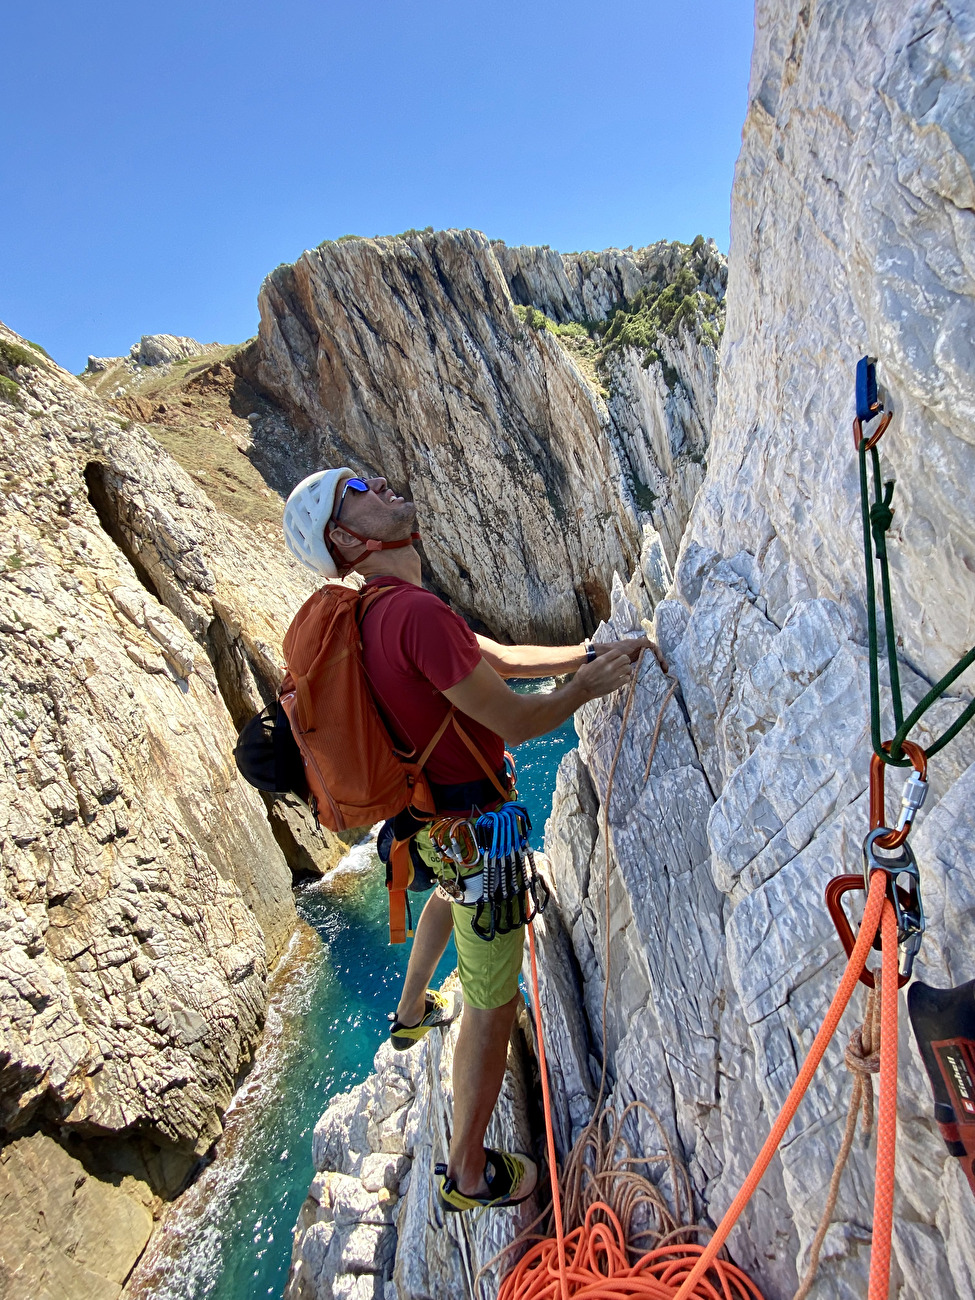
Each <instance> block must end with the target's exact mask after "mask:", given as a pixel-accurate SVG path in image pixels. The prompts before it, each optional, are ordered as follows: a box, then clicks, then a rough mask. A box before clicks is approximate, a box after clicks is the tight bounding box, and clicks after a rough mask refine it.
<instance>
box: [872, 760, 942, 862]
mask: <svg viewBox="0 0 975 1300" xmlns="http://www.w3.org/2000/svg"><path fill="white" fill-rule="evenodd" d="M890 745H891V742H890V741H889V740H887V741H884V749H887V750H889V749H890ZM901 748H902V749H903V751H904V753H905V754H906V755H907V757H908V758H909V759H910V760H911V763H912V765H913V767H914V771H913V772H912V773H911V775H910V776H909V777H908V778H907V780H906V781H905V783H904V791H903V794H902V795H901V813H900V817H899V819H898V822H897V826H896V827H895V828H894V829H893V830H890V829H887V810H886V807H885V802H884V800H885V789H884V786H885V777H886V772H887V764H886V763H885V762H884V760H883V759H882V758H881V757H880V755H879V754H874V755H873V757H872V758H871V759H870V829H871V831H876V830H880V829H881V828H882V827H883V828H885V835H884V838H883V840H881V841H878V842H877V847H878V848H881V849H898V848H900V846H901V845H902V844H903V843H904V842H905V841H906V839H907V837H908V835H909V834H910V833H911V827H912V826H913V825H914V818H915V817H916V816H917V814H918V812H919V810H920V808H921V805H922V804H923V803H924V800H925V796H926V795H927V793H928V756H927V754H926V753H925V751H924V750H923V749H922V748H921V746H920V745H915V743H914V742H913V741H912V740H905V741H904V742H903V744H902V745H901Z"/></svg>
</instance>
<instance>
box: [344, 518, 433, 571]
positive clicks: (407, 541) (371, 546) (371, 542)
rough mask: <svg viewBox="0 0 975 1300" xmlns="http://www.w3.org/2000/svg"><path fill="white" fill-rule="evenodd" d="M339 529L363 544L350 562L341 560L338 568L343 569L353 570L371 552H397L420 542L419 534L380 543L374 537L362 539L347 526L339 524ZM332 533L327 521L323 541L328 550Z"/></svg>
mask: <svg viewBox="0 0 975 1300" xmlns="http://www.w3.org/2000/svg"><path fill="white" fill-rule="evenodd" d="M339 528H341V529H342V530H343V532H346V533H349V534H350V536H352V537H354V538H355V539H356V541H359V542H362V543H363V549H362V550H361V551H360V552H359V554H358V555H355V556H353V557H352V559H351V560H347V559H345V558H344V557H342V558H341V565H340V567H341V568H343V569H354V568H355V566H356V565H357V564H358V563H359V561H360V560H363V559H365V557H366V556H367V555H369V554H371V553H372V552H373V551H398V550H400V549H401V548H402V547H404V546H412V545H413V543H414V542H418V541H419V540H420V534H419V532H413V533H410V535H409V537H404V538H403V539H402V540H401V541H398V542H381V541H379V539H378V538H376V537H363V536H362V534H361V533H357V532H356V531H355V529H354V528H350V527H349V525H348V524H341V523H340V524H339ZM332 532H333V529H332V521H331V520H329V522H328V523H327V524H326V525H325V541H326V543H327V544H328V547H329V550H331V549H332ZM335 558H338V557H335Z"/></svg>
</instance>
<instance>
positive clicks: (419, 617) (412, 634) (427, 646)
mask: <svg viewBox="0 0 975 1300" xmlns="http://www.w3.org/2000/svg"><path fill="white" fill-rule="evenodd" d="M402 648H403V653H404V655H405V656H406V658H407V659H408V660H409V662H410V663H411V664H412V665H413V666H414V667H415V668H416V670H417V672H418V673H419V674H420V675H421V677H425V678H426V679H427V681H428V682H430V683H431V685H432V686H434V687H435V688H436V689H437V690H438V691H449V690H450V688H451V687H452V686H456V685H457V683H458V682H462V681H463V680H464V678H465V677H469V676H470V675H471V673H472V672H473V671H474V669H475V668H476V667H477V665H478V664H479V663H480V661H481V648H480V646H479V645H478V644H477V639H476V637H475V636H474V633H473V632H472V631H471V630H470V628H469V627H468V626H467V624H466V623H465V622H464V620H463V619H462V618H461V617H460V616H459V615H458V614H455V613H454V611H453V610H452V609H449V608H448V607H447V606H446V605H445V604H444V602H443V601H442V600H440V598H439V597H437V596H435V595H434V594H433V593H432V592H423V593H422V596H421V597H420V598H419V599H415V600H412V601H410V606H409V609H408V611H407V612H406V617H405V618H404V619H403V623H402Z"/></svg>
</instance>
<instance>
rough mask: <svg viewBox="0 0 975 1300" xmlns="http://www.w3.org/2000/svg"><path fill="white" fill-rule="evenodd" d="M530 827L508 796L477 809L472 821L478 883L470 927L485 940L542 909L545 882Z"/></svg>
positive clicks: (519, 806)
mask: <svg viewBox="0 0 975 1300" xmlns="http://www.w3.org/2000/svg"><path fill="white" fill-rule="evenodd" d="M531 829H532V824H531V818H530V817H529V816H528V809H527V808H526V807H525V805H524V804H521V803H515V802H513V801H512V802H510V803H506V804H502V805H501V807H500V808H498V809H497V810H496V811H495V812H488V813H482V814H481V816H480V817H478V819H477V821H476V822H475V823H474V834H475V837H476V840H477V845H478V849H479V851H480V861H481V882H482V886H481V897H480V898H479V900H478V902H477V905H476V907H475V910H474V915H473V917H472V918H471V929H472V930H473V931H474V933H475V934H476V935H477V936H478V938H479V939H484V940H485V941H486V942H488V943H489V942H490V941H491V940H492V939H493V938H494V936H495V935H496V934H508V933H509V932H510V931H511V930H516V929H519V928H520V927H521V926H524V925H527V924H528V923H529V922H530V921H532V920H533V919H534V918H535V916H536V915H537V914H538V913H539V912H544V910H545V905H546V904H547V902H548V897H549V893H548V887H547V886H546V884H545V882H544V880H542V878H541V876H540V875H539V874H538V870H537V868H536V866H535V855H534V854H533V853H532V850H531V845H530V844H529V836H530V835H531ZM529 899H530V900H531V904H532V908H531V910H529V902H528V900H529Z"/></svg>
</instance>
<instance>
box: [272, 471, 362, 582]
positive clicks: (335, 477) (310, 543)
mask: <svg viewBox="0 0 975 1300" xmlns="http://www.w3.org/2000/svg"><path fill="white" fill-rule="evenodd" d="M343 474H348V475H349V476H350V477H351V476H352V470H350V469H347V468H346V467H345V466H344V465H343V466H342V467H340V468H339V469H320V470H318V471H317V472H316V473H315V474H309V475H308V477H307V478H303V479H302V480H301V482H300V483H299V484H298V486H297V487H296V488H295V489H294V490H293V492H292V493H291V495H290V496H289V497H288V502H287V504H286V506H285V507H284V540H285V542H286V543H287V547H288V550H289V551H290V552H291V554H292V555H294V556H296V557H297V558H298V559H299V560H300V561H301V562H302V564H304V565H307V566H308V568H309V569H314V570H315V572H316V573H320V574H321V575H322V577H323V578H337V577H338V576H339V571H338V569H337V568H336V567H335V561H334V560H333V559H332V557H331V555H329V553H328V547H327V546H326V545H325V525H326V524H327V523H328V521H329V519H331V517H332V510H333V508H334V506H335V489H336V488H337V487H338V485H339V481H340V479H341V478H342V475H343Z"/></svg>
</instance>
